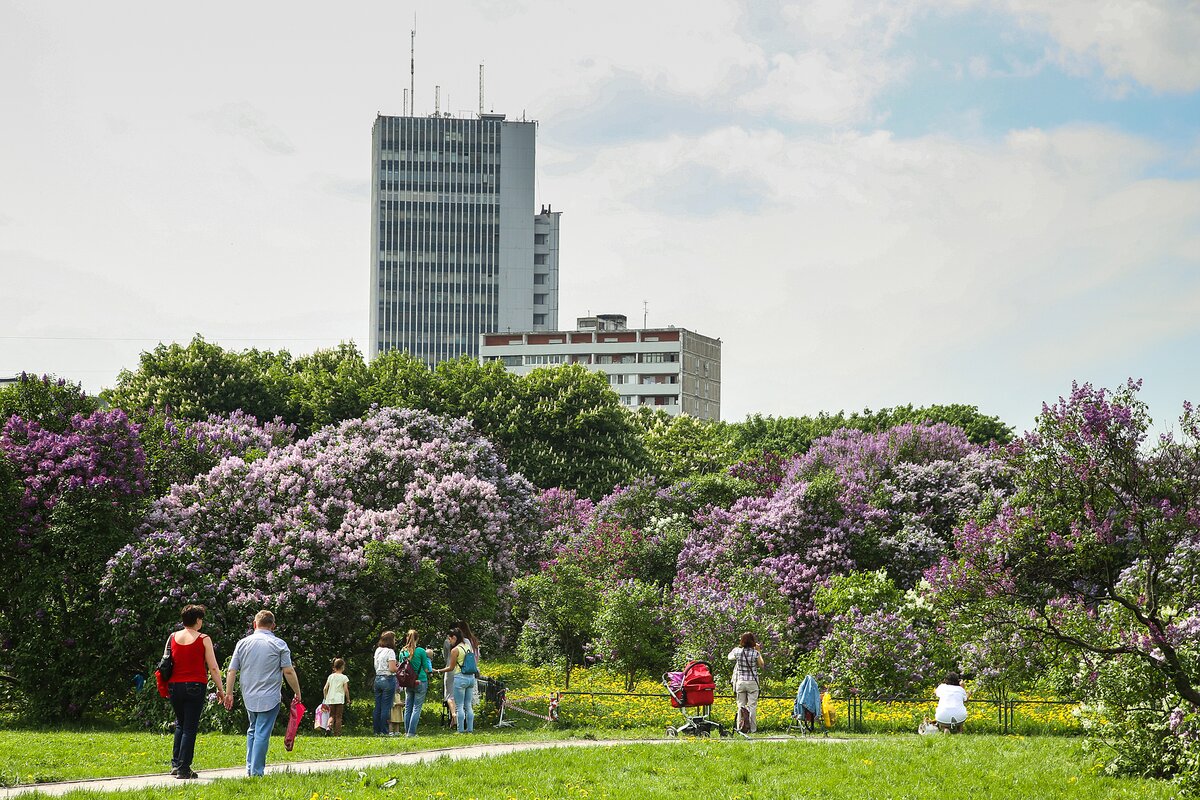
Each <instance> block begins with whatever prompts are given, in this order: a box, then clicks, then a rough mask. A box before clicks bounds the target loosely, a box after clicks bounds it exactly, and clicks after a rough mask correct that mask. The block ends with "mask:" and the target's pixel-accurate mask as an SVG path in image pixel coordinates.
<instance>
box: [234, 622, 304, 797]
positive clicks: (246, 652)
mask: <svg viewBox="0 0 1200 800" xmlns="http://www.w3.org/2000/svg"><path fill="white" fill-rule="evenodd" d="M239 672H240V673H241V677H242V704H243V705H245V706H246V713H247V714H248V715H249V716H250V727H249V728H247V729H246V774H247V775H250V776H256V775H262V774H263V770H264V769H265V768H266V765H267V746H268V745H269V744H270V743H271V728H273V727H274V726H275V718H276V717H277V716H279V705H280V703H281V702H282V701H283V688H282V686H281V683H282V681H281V680H280V679H281V678H286V679H287V682H288V686H290V687H292V691H293V692H295V694H296V699H297V700H299V699H300V681H299V680H298V679H297V677H296V670H295V668H294V667H293V666H292V652H291V651H290V650H289V649H288V646H287V643H286V642H285V641H283V639H280V638H278V637H277V636H276V635H275V615H274V614H272V613H271V612H270V611H260V612H258V613H257V614H255V615H254V633H252V634H250V635H249V636H247V637H245V638H244V639H242V640H241V641H239V642H238V643H237V646H236V647H235V648H234V649H233V658H232V659H230V661H229V669H228V670H227V671H226V672H225V708H226V709H232V708H233V687H234V681H235V679H236V678H237V675H238V673H239Z"/></svg>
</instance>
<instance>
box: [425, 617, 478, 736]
mask: <svg viewBox="0 0 1200 800" xmlns="http://www.w3.org/2000/svg"><path fill="white" fill-rule="evenodd" d="M450 641H451V642H453V644H454V646H453V648H452V649H451V650H450V661H449V662H448V663H447V664H446V666H444V667H442V668H441V669H438V670H434V672H444V673H447V674H450V675H453V676H454V705H455V706H457V708H458V715H457V716H458V732H459V733H463V732H464V730H463V729H464V727H465V729H466V733H474V732H475V704H474V701H475V691H476V688H477V684H476V682H475V679H476V678H477V677H478V676H479V665H478V664H477V663H476V660H475V650H474V648H472V647H471V643H470V642H469V641H467V640H466V638H465V637H464V636H463V634H462V631H460V630H459V629H458V628H455V629H453V630H452V631H450ZM464 723H465V724H464Z"/></svg>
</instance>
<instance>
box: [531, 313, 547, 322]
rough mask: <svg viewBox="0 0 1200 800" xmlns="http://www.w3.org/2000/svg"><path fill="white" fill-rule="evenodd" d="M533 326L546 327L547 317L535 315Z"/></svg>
mask: <svg viewBox="0 0 1200 800" xmlns="http://www.w3.org/2000/svg"><path fill="white" fill-rule="evenodd" d="M533 324H534V325H545V324H546V315H545V314H534V315H533Z"/></svg>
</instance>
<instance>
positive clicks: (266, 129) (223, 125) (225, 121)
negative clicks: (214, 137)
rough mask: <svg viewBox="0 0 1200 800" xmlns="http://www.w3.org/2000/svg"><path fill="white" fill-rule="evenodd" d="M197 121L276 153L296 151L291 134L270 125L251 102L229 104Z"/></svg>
mask: <svg viewBox="0 0 1200 800" xmlns="http://www.w3.org/2000/svg"><path fill="white" fill-rule="evenodd" d="M196 118H197V119H202V120H205V121H207V122H208V123H209V124H211V125H212V126H213V129H214V130H216V131H218V132H220V133H224V134H227V135H229V136H238V137H242V138H245V139H247V140H249V141H251V142H254V143H255V144H257V145H259V146H261V147H262V148H264V149H266V150H269V151H270V152H272V153H279V154H280V155H285V156H287V155H291V154H292V153H295V152H296V147H295V146H294V145H293V144H292V142H291V140H290V139H289V138H288V136H287V134H286V133H284V132H283V130H281V129H280V128H279V126H277V125H274V124H272V123H271V122H268V121H267V120H266V118H265V117H264V115H263V112H262V111H261V110H260V109H257V108H255V107H254V106H252V105H251V104H250V103H246V102H240V103H225V104H224V105H222V106H220V107H218V108H214V109H212V110H210V111H204V112H201V113H199V114H197V115H196Z"/></svg>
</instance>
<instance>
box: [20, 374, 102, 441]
mask: <svg viewBox="0 0 1200 800" xmlns="http://www.w3.org/2000/svg"><path fill="white" fill-rule="evenodd" d="M99 407H100V403H99V402H98V401H97V400H96V398H95V397H93V396H91V395H89V394H88V393H87V392H85V391H83V389H82V388H81V387H80V386H79V384H77V383H69V382H67V381H65V380H62V379H61V378H57V379H56V378H53V377H51V376H49V375H42V376H36V375H29V374H26V373H22V374H21V376H20V377H19V378H18V379H17V382H16V383H14V384H12V385H10V386H5V387H4V388H2V389H0V427H3V426H4V423H5V422H7V421H8V419H9V417H11V416H12V415H13V414H16V415H18V416H20V417H22V418H23V419H26V420H31V421H33V422H36V423H38V424H39V425H41V426H42V427H43V428H45V429H46V430H49V431H54V432H55V433H62V432H63V431H65V430H67V428H69V427H70V424H71V417H73V416H75V415H76V414H82V415H83V416H85V417H86V416H87V415H88V414H91V413H92V412H93V411H95V410H96V409H97V408H99Z"/></svg>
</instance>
